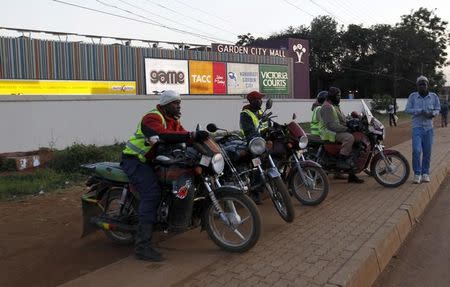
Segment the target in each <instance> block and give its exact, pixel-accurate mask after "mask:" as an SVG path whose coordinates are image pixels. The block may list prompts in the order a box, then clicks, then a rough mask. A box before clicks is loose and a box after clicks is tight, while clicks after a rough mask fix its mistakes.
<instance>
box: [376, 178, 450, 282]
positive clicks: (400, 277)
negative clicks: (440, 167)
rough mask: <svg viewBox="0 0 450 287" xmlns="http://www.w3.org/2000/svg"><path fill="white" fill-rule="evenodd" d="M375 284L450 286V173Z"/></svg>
mask: <svg viewBox="0 0 450 287" xmlns="http://www.w3.org/2000/svg"><path fill="white" fill-rule="evenodd" d="M373 286H374V287H394V286H407V287H419V286H420V287H423V286H430V287H448V286H450V176H449V177H447V178H446V179H445V181H444V182H443V183H442V185H441V187H440V189H439V191H438V193H437V194H436V196H435V198H434V199H433V201H432V202H431V203H430V205H429V206H428V207H427V210H426V212H425V214H424V216H423V217H422V219H421V220H420V221H419V223H418V224H417V225H416V227H415V229H414V231H413V232H412V233H411V234H410V235H409V238H408V240H407V241H406V242H405V244H404V245H403V246H402V247H401V248H400V250H399V252H398V253H397V255H396V256H395V257H394V258H392V259H391V261H390V262H389V264H388V266H387V267H386V269H385V270H384V272H383V273H382V274H381V275H380V277H379V278H378V280H377V281H376V282H375V283H374V285H373Z"/></svg>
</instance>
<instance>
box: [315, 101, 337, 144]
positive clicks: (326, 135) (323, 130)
mask: <svg viewBox="0 0 450 287" xmlns="http://www.w3.org/2000/svg"><path fill="white" fill-rule="evenodd" d="M331 108H332V111H333V116H334V119H335V120H336V121H339V117H338V115H337V112H336V109H335V107H333V106H331ZM319 131H320V139H321V140H324V141H330V142H335V141H336V133H335V132H333V131H330V130H329V129H327V127H326V126H325V123H324V122H323V120H322V119H320V121H319Z"/></svg>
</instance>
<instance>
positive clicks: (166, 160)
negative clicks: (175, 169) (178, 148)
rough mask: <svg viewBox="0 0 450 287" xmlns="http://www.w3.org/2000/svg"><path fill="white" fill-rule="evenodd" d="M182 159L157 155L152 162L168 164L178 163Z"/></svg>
mask: <svg viewBox="0 0 450 287" xmlns="http://www.w3.org/2000/svg"><path fill="white" fill-rule="evenodd" d="M182 160H183V159H176V158H171V157H168V156H165V155H158V156H157V157H156V158H155V159H154V160H153V162H154V163H155V164H160V165H163V166H169V165H174V164H177V163H180V162H181V161H182Z"/></svg>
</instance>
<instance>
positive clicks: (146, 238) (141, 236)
mask: <svg viewBox="0 0 450 287" xmlns="http://www.w3.org/2000/svg"><path fill="white" fill-rule="evenodd" d="M152 233H153V224H151V223H142V224H141V223H139V225H138V229H137V233H136V242H135V248H134V255H135V256H136V258H137V259H139V260H146V261H153V262H160V261H163V260H164V259H163V257H162V255H161V253H159V252H158V251H156V250H155V249H153V247H152V245H151V244H152Z"/></svg>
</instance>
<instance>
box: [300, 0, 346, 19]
mask: <svg viewBox="0 0 450 287" xmlns="http://www.w3.org/2000/svg"><path fill="white" fill-rule="evenodd" d="M308 1H309V2H311V3H313V4H314V5H316V6H317V7H319V8H320V9H322V10H323V11H325V13H327V14H328V15H330V16H333V17H334V18H336V19H338V20H339V21H341V22H342V23H348V22H347V21H344V20H343V19H341V18H340V17H338V16H336V15H334V14H333V13H331V12H330V11H328V10H327V9H325V8H324V7H323V6H322V5H319V4H318V3H317V2H316V1H314V0H308Z"/></svg>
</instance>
